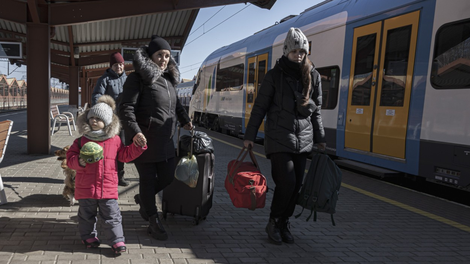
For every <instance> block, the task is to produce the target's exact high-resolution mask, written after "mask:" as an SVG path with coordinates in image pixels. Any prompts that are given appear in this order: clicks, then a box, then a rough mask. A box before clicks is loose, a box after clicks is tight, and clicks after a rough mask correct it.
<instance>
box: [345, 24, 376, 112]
mask: <svg viewBox="0 0 470 264" xmlns="http://www.w3.org/2000/svg"><path fill="white" fill-rule="evenodd" d="M376 39H377V34H375V33H374V34H370V35H367V36H362V37H359V38H357V51H356V63H355V65H354V79H353V92H352V100H351V105H370V92H371V87H372V71H373V67H374V57H375V43H376Z"/></svg>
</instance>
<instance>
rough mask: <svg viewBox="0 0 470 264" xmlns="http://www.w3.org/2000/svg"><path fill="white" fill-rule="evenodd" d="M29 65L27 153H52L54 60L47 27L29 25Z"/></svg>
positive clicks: (27, 29)
mask: <svg viewBox="0 0 470 264" xmlns="http://www.w3.org/2000/svg"><path fill="white" fill-rule="evenodd" d="M26 37H27V39H28V41H27V42H26V50H27V54H28V57H27V63H28V71H27V75H26V76H27V77H28V88H27V89H28V99H27V100H28V108H27V115H28V117H27V129H28V139H27V140H28V141H27V145H28V150H27V151H28V154H49V152H50V150H51V136H50V133H51V132H50V129H51V121H50V104H51V99H50V98H51V89H50V87H51V83H50V79H51V60H50V57H51V56H50V28H49V25H48V24H41V23H27V24H26Z"/></svg>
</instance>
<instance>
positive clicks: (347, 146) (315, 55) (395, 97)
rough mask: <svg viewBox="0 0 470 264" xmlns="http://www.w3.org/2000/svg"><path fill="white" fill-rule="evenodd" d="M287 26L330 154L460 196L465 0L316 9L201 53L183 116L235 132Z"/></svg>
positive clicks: (367, 1) (469, 16)
mask: <svg viewBox="0 0 470 264" xmlns="http://www.w3.org/2000/svg"><path fill="white" fill-rule="evenodd" d="M290 27H298V28H300V29H302V31H303V32H304V33H305V35H306V36H307V38H308V40H309V42H310V51H309V55H308V56H309V58H310V60H311V61H312V62H314V64H315V66H316V68H317V69H318V71H319V72H320V74H321V77H322V90H323V105H322V117H323V123H324V126H325V132H326V136H327V144H328V152H329V153H330V154H333V155H336V156H338V157H340V158H341V159H343V160H347V161H350V162H353V163H355V164H362V165H363V166H364V167H366V166H371V165H373V166H374V167H380V168H382V169H387V170H391V171H395V172H400V173H402V174H405V175H413V176H420V177H424V178H426V179H427V180H430V181H436V182H441V183H446V184H449V185H452V186H455V187H458V188H462V189H467V190H469V189H470V107H469V106H470V1H468V0H452V1H448V0H393V1H385V0H327V1H323V2H322V3H320V4H318V5H316V6H313V7H311V8H309V9H306V10H305V11H304V12H302V13H301V14H300V15H298V16H289V17H286V18H285V19H283V20H281V22H280V23H277V24H276V25H274V26H272V27H269V28H267V29H264V30H262V31H260V32H257V33H255V34H254V35H252V36H249V37H247V38H245V39H242V40H240V41H238V42H235V43H233V44H231V45H228V46H225V47H222V48H220V49H218V50H216V51H214V52H213V53H212V54H210V55H209V56H208V57H207V58H206V60H205V61H204V62H203V63H202V65H201V67H200V69H199V71H198V74H197V77H196V82H195V85H194V89H193V94H192V98H191V102H190V108H189V113H190V115H191V116H192V118H193V119H194V120H195V121H197V122H200V123H202V124H204V125H205V126H207V127H210V128H212V129H214V130H223V131H227V132H230V133H233V134H236V135H237V134H243V133H244V131H245V125H246V124H247V122H248V120H249V118H250V112H251V108H252V107H253V103H254V101H255V99H256V95H257V93H258V88H259V87H260V84H261V82H262V81H263V78H264V76H265V74H266V72H267V71H268V70H269V69H271V68H272V67H273V66H274V65H275V63H276V60H277V59H278V58H279V57H280V56H281V55H282V44H283V41H284V38H285V36H286V33H287V31H288V30H289V28H290ZM263 136H264V135H263V125H262V126H261V128H260V131H259V137H260V138H263Z"/></svg>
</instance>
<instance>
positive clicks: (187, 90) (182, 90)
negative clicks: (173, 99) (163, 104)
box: [176, 80, 195, 111]
mask: <svg viewBox="0 0 470 264" xmlns="http://www.w3.org/2000/svg"><path fill="white" fill-rule="evenodd" d="M194 82H195V81H194V80H191V81H186V82H181V83H179V84H178V85H177V86H176V96H177V97H178V99H179V101H180V103H181V104H182V105H183V107H184V109H186V111H189V102H190V100H191V95H192V91H193V86H194Z"/></svg>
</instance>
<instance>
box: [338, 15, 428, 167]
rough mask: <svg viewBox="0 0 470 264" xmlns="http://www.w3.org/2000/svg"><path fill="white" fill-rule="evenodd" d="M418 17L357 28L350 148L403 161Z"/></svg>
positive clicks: (348, 121)
mask: <svg viewBox="0 0 470 264" xmlns="http://www.w3.org/2000/svg"><path fill="white" fill-rule="evenodd" d="M419 14H420V13H419V11H416V12H412V13H409V14H406V15H402V16H397V17H394V18H390V19H387V20H384V21H380V22H376V23H373V24H369V25H366V26H362V27H358V28H355V29H354V43H353V52H352V54H353V55H352V61H351V73H350V79H349V94H348V108H347V114H346V128H345V147H346V148H350V149H355V150H360V151H366V152H372V153H376V154H381V155H386V156H391V157H395V158H400V159H405V149H406V131H407V124H408V113H409V109H410V94H411V88H412V81H413V69H414V60H415V51H416V38H417V34H418V23H419Z"/></svg>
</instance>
